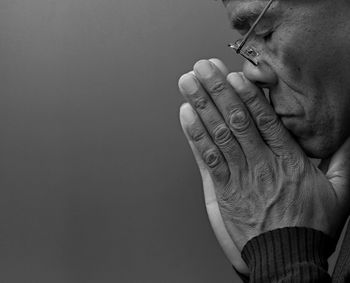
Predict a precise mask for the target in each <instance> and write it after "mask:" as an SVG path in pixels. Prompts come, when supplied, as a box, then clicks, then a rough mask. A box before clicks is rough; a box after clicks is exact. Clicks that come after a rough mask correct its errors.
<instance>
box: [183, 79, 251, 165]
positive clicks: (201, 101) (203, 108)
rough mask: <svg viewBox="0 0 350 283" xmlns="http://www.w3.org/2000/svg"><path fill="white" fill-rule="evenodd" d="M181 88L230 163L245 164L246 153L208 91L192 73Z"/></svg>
mask: <svg viewBox="0 0 350 283" xmlns="http://www.w3.org/2000/svg"><path fill="white" fill-rule="evenodd" d="M179 89H180V91H181V93H182V94H183V95H184V97H185V99H186V100H187V101H188V102H189V103H190V104H191V105H192V107H193V108H194V109H195V110H196V112H197V113H198V115H199V117H200V119H201V120H202V122H203V125H204V126H205V128H206V130H207V132H208V133H209V135H210V136H211V137H212V140H213V141H214V142H215V144H216V145H217V146H218V147H219V148H220V150H221V151H222V153H223V155H224V156H225V159H226V160H227V162H228V163H229V164H239V165H241V164H242V163H243V164H242V166H243V165H244V164H245V158H244V154H243V152H242V150H241V148H240V146H239V144H238V143H237V141H236V139H235V138H234V136H233V135H232V133H231V131H230V129H229V127H228V126H227V125H226V123H225V121H224V120H223V118H222V116H221V114H220V113H219V111H218V110H217V108H216V107H215V105H214V103H213V101H212V100H211V99H210V97H209V96H208V94H207V93H206V91H205V90H204V89H203V87H202V86H201V84H200V83H199V82H198V80H197V79H196V77H195V76H194V75H193V74H192V73H188V74H185V75H183V76H182V77H181V78H180V80H179Z"/></svg>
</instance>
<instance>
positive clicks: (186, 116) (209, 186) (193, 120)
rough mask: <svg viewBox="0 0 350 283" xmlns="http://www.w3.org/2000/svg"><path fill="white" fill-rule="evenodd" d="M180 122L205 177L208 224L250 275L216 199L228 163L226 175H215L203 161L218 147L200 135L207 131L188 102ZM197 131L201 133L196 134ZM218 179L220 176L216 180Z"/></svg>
mask: <svg viewBox="0 0 350 283" xmlns="http://www.w3.org/2000/svg"><path fill="white" fill-rule="evenodd" d="M180 121H181V125H182V128H183V131H184V133H185V136H186V138H187V140H188V142H189V144H190V147H191V149H192V152H193V154H194V157H195V159H196V162H197V164H198V167H199V170H200V173H201V176H202V180H203V190H204V199H205V205H206V209H207V211H208V217H209V221H210V223H211V225H212V227H213V230H214V232H215V234H216V236H217V239H218V241H219V243H220V245H221V247H222V248H223V250H224V252H225V254H226V256H227V257H228V259H229V260H230V262H231V263H232V264H233V265H234V266H235V267H236V268H238V269H239V270H240V271H241V272H245V273H247V272H248V269H247V266H246V265H245V264H244V262H243V261H242V259H241V258H240V252H239V250H238V248H237V246H236V245H235V243H234V242H233V241H232V238H231V236H230V235H229V234H228V232H227V230H226V226H225V224H224V222H223V219H222V216H221V213H220V209H219V205H218V202H217V198H216V192H215V185H216V184H220V186H222V187H225V185H226V184H227V182H228V179H229V172H228V167H227V165H226V166H225V164H223V166H222V168H221V169H219V171H223V172H225V173H223V174H222V173H214V174H213V173H212V168H211V167H210V166H208V165H207V162H205V161H204V158H203V152H205V151H207V149H205V148H215V145H214V144H213V143H212V142H211V140H210V137H209V136H208V135H207V133H206V134H200V133H199V132H200V131H203V133H205V129H204V128H203V126H201V122H200V120H199V118H198V116H197V115H196V114H195V112H194V110H193V109H192V107H191V105H190V104H188V103H185V104H183V105H182V106H181V108H180ZM197 128H199V129H201V130H199V131H197V130H196V129H197ZM197 135H199V137H201V139H200V140H201V141H196V140H198V138H196V137H197ZM200 144H203V146H200ZM205 144H206V145H205ZM209 150H210V149H209ZM215 176H221V177H219V178H215Z"/></svg>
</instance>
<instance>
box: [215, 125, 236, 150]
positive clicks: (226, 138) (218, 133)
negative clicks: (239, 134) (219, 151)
mask: <svg viewBox="0 0 350 283" xmlns="http://www.w3.org/2000/svg"><path fill="white" fill-rule="evenodd" d="M214 141H215V143H216V144H217V145H219V146H226V145H227V144H229V143H230V142H231V141H232V134H231V131H230V129H228V128H227V127H226V126H222V125H220V126H218V127H217V128H216V129H215V130H214Z"/></svg>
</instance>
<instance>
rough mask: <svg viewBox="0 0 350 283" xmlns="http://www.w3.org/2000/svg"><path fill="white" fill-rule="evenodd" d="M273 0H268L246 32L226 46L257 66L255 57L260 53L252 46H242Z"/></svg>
mask: <svg viewBox="0 0 350 283" xmlns="http://www.w3.org/2000/svg"><path fill="white" fill-rule="evenodd" d="M272 2H273V0H270V1H269V2H268V3H267V5H266V7H265V8H264V10H262V12H261V13H260V15H259V17H258V18H257V19H256V20H255V22H254V23H253V25H252V26H251V27H250V29H249V31H248V32H247V34H246V35H245V36H244V37H243V38H242V39H239V40H237V41H236V42H235V43H230V44H229V45H228V46H229V47H230V48H232V49H234V50H235V51H236V53H237V54H240V55H241V56H243V57H244V58H245V59H247V60H248V61H249V62H251V63H252V64H253V65H254V66H258V64H259V62H258V60H257V59H256V57H258V56H259V55H260V54H259V52H258V51H256V50H255V49H254V48H253V47H252V46H247V47H245V48H244V45H245V44H246V43H247V41H248V39H249V37H250V35H251V34H252V32H253V31H254V29H255V27H256V26H257V25H258V23H259V22H260V20H261V18H262V17H263V16H264V15H265V13H266V11H267V10H268V9H269V8H270V6H271V4H272Z"/></svg>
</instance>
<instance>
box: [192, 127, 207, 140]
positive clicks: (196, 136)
mask: <svg viewBox="0 0 350 283" xmlns="http://www.w3.org/2000/svg"><path fill="white" fill-rule="evenodd" d="M189 135H190V137H191V139H192V140H193V141H195V142H199V141H200V140H202V139H203V138H204V137H205V132H204V131H203V130H201V129H198V128H192V129H190V130H189Z"/></svg>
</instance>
